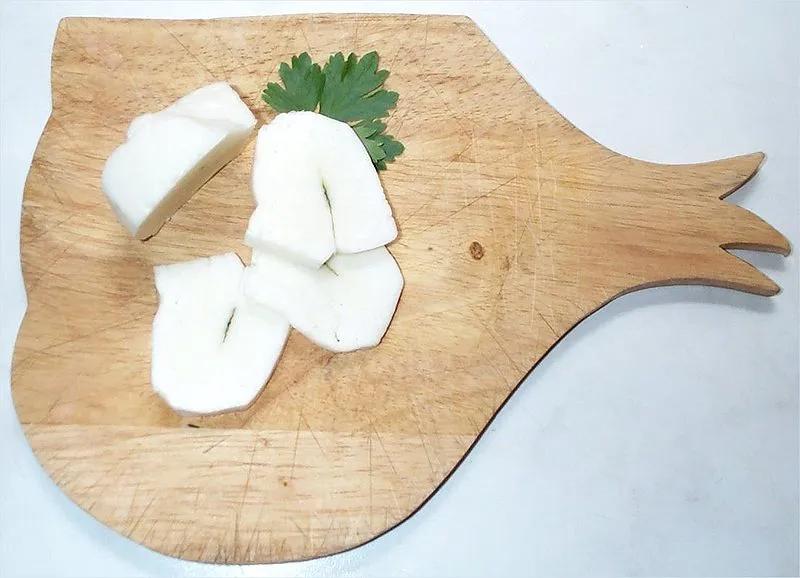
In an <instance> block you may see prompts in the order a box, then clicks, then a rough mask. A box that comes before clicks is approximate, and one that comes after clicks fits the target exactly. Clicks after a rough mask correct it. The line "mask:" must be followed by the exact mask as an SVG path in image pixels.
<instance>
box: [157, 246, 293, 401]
mask: <svg viewBox="0 0 800 578" xmlns="http://www.w3.org/2000/svg"><path fill="white" fill-rule="evenodd" d="M243 273H244V266H243V265H242V262H241V260H240V259H239V257H238V256H237V255H236V254H235V253H227V254H223V255H216V256H213V257H207V258H200V259H194V260H191V261H186V262H181V263H174V264H170V265H160V266H156V267H155V282H156V290H157V292H158V296H159V305H158V309H157V311H156V315H155V317H154V319H153V333H152V365H151V383H152V387H153V390H154V391H155V392H156V393H157V394H158V395H159V396H161V398H162V399H163V400H164V401H165V402H166V403H167V404H168V405H169V406H170V407H171V408H173V409H174V410H175V411H176V412H178V413H181V414H184V415H209V414H217V413H223V412H228V411H236V410H241V409H244V408H246V407H248V406H249V405H250V404H251V403H252V402H253V401H254V400H255V398H256V397H257V396H258V394H259V393H260V392H261V390H262V389H263V387H264V385H265V384H266V383H267V381H268V380H269V379H270V377H271V375H272V373H273V371H274V368H275V366H276V364H277V362H278V360H279V358H280V356H281V354H282V352H283V348H284V345H285V343H286V339H287V337H288V335H289V324H288V322H287V321H286V319H285V318H284V317H283V316H282V315H280V314H278V313H276V312H275V311H273V310H271V309H269V308H267V307H264V306H263V305H260V304H258V303H254V302H251V301H249V300H247V299H245V298H244V297H243V294H242V291H241V289H242V286H241V283H242V279H243Z"/></svg>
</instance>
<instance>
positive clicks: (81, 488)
mask: <svg viewBox="0 0 800 578" xmlns="http://www.w3.org/2000/svg"><path fill="white" fill-rule="evenodd" d="M305 50H307V51H309V52H310V54H311V55H312V57H314V58H315V59H316V60H322V59H324V58H326V57H327V56H328V55H329V54H330V53H332V52H334V51H339V50H341V51H345V52H349V51H355V52H357V53H359V54H363V53H365V52H367V51H370V50H377V51H378V52H379V53H380V54H381V56H382V62H381V64H382V66H383V67H386V68H388V69H389V70H390V71H391V75H390V77H389V80H388V82H387V85H388V87H389V88H391V89H392V90H396V91H398V92H399V93H400V100H399V103H398V107H397V109H396V110H395V111H394V112H393V115H392V116H391V117H390V120H389V126H390V132H391V133H393V134H394V135H395V136H396V137H397V138H399V139H400V140H401V141H403V142H404V143H405V145H406V152H405V153H404V154H403V155H402V156H401V157H400V158H399V160H398V161H397V162H395V163H394V164H392V165H390V167H389V170H387V171H385V172H383V173H382V175H381V178H382V179H383V182H384V185H385V188H386V191H387V195H388V198H389V200H390V203H391V204H392V206H393V209H394V212H395V216H396V219H397V222H398V225H399V228H400V236H399V238H398V240H397V241H396V242H394V243H393V244H392V245H391V247H390V249H391V251H392V253H393V254H394V256H395V257H396V259H397V261H398V262H399V264H400V266H401V268H402V271H403V274H404V276H405V281H406V285H405V290H404V292H403V295H402V299H401V301H400V304H399V307H398V310H397V314H396V316H395V319H394V322H393V324H392V326H391V327H390V329H389V331H388V333H387V334H386V337H385V338H384V340H383V342H382V344H381V345H380V346H379V347H377V348H375V349H374V350H370V351H360V352H356V353H349V354H344V355H332V354H330V353H327V352H325V351H323V350H321V349H320V348H318V347H316V346H314V345H312V344H311V343H310V342H309V341H307V340H306V339H305V338H303V337H302V336H301V335H299V334H298V333H297V332H293V333H292V335H291V337H290V339H289V343H288V345H287V348H286V351H285V353H284V355H283V358H282V360H281V361H280V363H279V365H278V368H277V371H276V372H275V374H274V377H273V378H272V380H271V381H270V382H269V383H268V385H267V387H266V389H265V391H264V392H263V394H262V395H261V396H260V397H259V398H258V400H257V401H256V402H255V404H254V405H253V406H252V407H251V408H250V409H248V410H246V411H242V412H239V413H233V414H228V415H223V416H217V417H212V418H206V419H198V420H193V421H191V423H192V424H193V425H194V426H200V427H188V426H189V423H190V420H186V419H182V418H180V417H179V416H177V415H176V414H174V413H173V412H172V411H170V409H169V408H167V407H166V406H165V405H164V404H163V403H162V402H161V401H160V399H159V398H158V397H157V396H156V395H155V394H153V392H152V391H151V388H150V380H149V370H150V362H149V359H150V350H149V347H150V328H151V322H152V318H153V314H154V312H155V310H156V305H157V302H156V293H155V289H154V286H153V266H154V265H157V264H162V263H170V262H175V261H178V260H183V259H189V258H193V257H198V256H204V255H213V254H218V253H222V252H226V251H231V250H233V251H237V252H238V253H239V254H240V255H241V256H242V257H243V259H244V260H245V262H247V261H248V259H249V250H247V249H246V248H245V247H244V245H243V244H242V236H243V234H244V230H245V227H246V223H247V219H248V217H249V215H250V213H251V211H252V209H253V206H254V203H253V200H252V197H251V192H250V189H249V175H250V168H251V163H252V145H253V143H252V142H251V143H250V145H249V146H248V148H247V149H246V150H245V152H244V154H243V155H242V156H241V157H239V158H238V159H236V160H235V161H234V162H233V163H231V164H230V165H229V166H227V167H226V168H225V169H224V170H222V171H221V172H220V173H219V174H218V175H217V176H216V177H215V178H214V179H212V180H211V181H210V182H209V183H208V184H207V185H206V186H204V187H203V188H202V189H201V190H200V191H199V192H198V193H197V195H196V196H195V197H194V198H193V199H192V200H191V201H190V202H189V203H187V204H186V205H185V206H184V207H183V208H182V209H181V210H180V211H178V213H177V214H176V215H175V217H174V218H173V219H172V220H171V222H169V223H168V224H167V225H166V226H165V227H164V228H163V229H162V230H161V232H160V233H159V234H158V235H156V236H155V237H154V238H152V239H151V240H149V241H147V242H144V243H142V242H139V241H135V240H133V239H131V238H130V236H129V235H128V234H127V232H126V231H125V230H124V229H123V227H122V226H121V225H120V224H119V223H118V222H117V221H116V219H115V218H114V216H113V214H112V212H111V209H110V208H109V206H108V203H107V202H106V200H105V198H104V196H103V194H102V192H101V189H100V175H101V170H102V167H103V163H104V161H105V159H106V157H107V156H108V155H109V153H110V152H111V151H112V150H113V149H114V148H115V147H116V146H117V145H119V143H121V142H122V140H123V138H124V134H125V129H126V127H127V125H128V123H129V122H130V120H131V119H132V118H133V117H134V116H136V115H139V114H141V113H143V112H147V111H155V110H158V109H160V108H162V107H164V106H166V105H167V104H168V103H170V102H172V101H174V100H175V99H176V98H178V97H180V96H181V95H183V94H185V93H186V92H189V91H190V90H192V89H194V88H197V87H199V86H201V85H203V84H206V83H210V82H212V81H217V80H226V81H228V82H230V83H231V84H232V85H233V86H234V87H235V88H236V89H237V90H238V91H239V93H240V94H241V96H242V97H243V99H244V100H245V102H247V104H248V105H249V106H250V107H251V108H252V110H253V111H254V112H255V113H256V114H257V115H258V117H259V120H260V121H263V122H267V121H269V120H270V119H271V118H272V114H271V113H270V112H269V111H268V110H267V109H266V107H265V106H264V105H263V103H262V102H261V101H260V99H259V95H260V91H261V89H262V88H263V86H264V85H265V83H266V82H267V81H268V80H274V79H275V78H276V77H277V69H278V65H279V63H280V62H281V61H283V60H287V59H288V58H289V57H290V56H291V55H293V54H297V53H300V52H302V51H305ZM52 92H53V113H52V116H51V117H50V119H49V121H48V122H47V126H46V128H45V131H44V134H43V135H42V137H41V141H40V142H39V145H38V148H37V150H36V154H35V157H34V160H33V164H32V166H31V169H30V173H29V176H28V179H27V182H26V185H25V193H24V201H23V213H22V228H21V230H22V233H21V235H22V238H21V253H22V267H23V274H24V279H25V284H26V289H27V295H28V309H27V313H26V315H25V319H24V322H23V325H22V329H21V332H20V335H19V338H18V341H17V346H16V350H15V355H14V361H13V372H12V373H13V375H12V389H13V397H14V401H15V404H16V408H17V411H18V414H19V417H20V420H21V422H22V424H23V426H24V428H25V432H26V434H27V436H28V439H29V441H30V443H31V446H32V447H33V450H34V452H35V453H36V456H37V457H38V459H39V460H40V462H41V463H42V465H43V466H44V468H45V470H46V471H47V472H48V473H49V474H50V475H51V476H52V478H53V479H54V480H55V482H56V483H57V484H58V485H59V486H60V487H61V488H62V489H63V490H64V492H66V494H67V495H69V496H70V498H72V499H73V500H74V501H75V502H76V503H77V504H79V505H80V506H81V507H82V508H83V509H85V510H86V511H87V512H89V513H90V514H91V515H92V516H94V517H96V518H97V519H98V520H100V521H102V522H103V523H105V524H107V525H108V526H110V527H111V528H113V529H115V530H117V531H118V532H120V533H122V534H124V535H125V536H129V537H130V538H131V539H133V540H135V541H137V542H140V543H142V544H144V545H146V546H147V547H149V548H152V549H154V550H157V551H159V552H163V553H165V554H168V555H172V556H178V557H181V558H185V559H190V560H202V561H213V562H225V563H251V562H277V561H284V560H298V559H305V558H310V557H316V556H321V555H325V554H329V553H333V552H337V551H341V550H344V549H347V548H351V547H354V546H357V545H359V544H362V543H364V542H366V541H368V540H370V539H372V538H373V537H375V536H377V535H380V534H381V533H383V532H385V531H387V530H389V529H390V528H392V527H393V526H395V525H396V524H398V523H400V522H401V521H402V520H404V519H405V518H407V517H408V516H409V515H410V514H411V513H413V512H414V511H415V510H416V509H417V508H418V507H419V506H420V505H421V504H422V503H423V502H424V501H425V500H426V499H427V498H428V497H429V496H430V495H431V494H432V493H433V492H434V491H435V490H436V488H437V487H438V486H439V485H440V484H441V483H442V482H443V480H444V479H445V478H446V477H447V475H448V474H449V473H450V472H451V471H452V470H453V468H454V467H455V466H456V465H457V464H458V463H459V461H460V460H461V459H462V457H463V456H464V455H465V453H466V452H467V451H468V450H469V448H470V447H471V446H472V444H473V443H474V442H475V441H476V439H477V438H478V436H479V435H480V433H481V432H482V431H483V429H484V428H485V426H486V425H487V423H488V422H489V421H490V420H491V419H492V417H493V416H494V414H495V413H496V412H497V410H498V408H499V407H500V406H501V405H502V404H503V403H504V401H505V400H506V399H507V398H508V396H509V395H510V394H511V393H512V392H513V391H514V389H515V387H516V386H517V385H518V384H519V383H520V381H521V380H522V379H523V377H524V376H525V375H526V374H527V373H528V371H529V370H530V369H531V368H532V367H533V366H534V365H535V364H536V363H537V362H538V361H539V360H540V359H541V358H542V357H543V356H544V355H545V353H546V352H547V351H548V349H549V348H551V347H552V346H553V345H554V344H555V343H556V342H557V341H558V340H559V339H560V338H561V337H562V336H563V335H564V334H565V333H566V332H567V331H569V329H570V328H572V327H573V326H574V325H575V324H576V323H578V322H579V321H580V320H581V319H582V318H584V317H585V316H586V315H588V314H590V313H591V312H592V311H594V310H596V309H597V308H598V307H600V306H602V305H603V304H605V303H607V302H608V301H610V300H611V299H613V298H614V297H616V296H618V295H620V294H623V293H625V292H628V291H632V290H635V289H639V288H644V287H651V286H656V285H667V284H675V283H702V284H709V285H716V286H723V287H731V288H735V289H740V290H743V291H750V292H753V293H758V294H762V295H772V294H774V293H775V292H776V291H777V287H776V286H775V284H774V283H773V282H772V281H770V280H769V279H767V278H766V277H764V276H763V275H762V274H761V273H760V272H759V271H757V270H756V269H754V268H753V267H751V266H750V265H748V264H747V263H745V262H743V261H741V260H740V259H738V258H737V257H735V256H732V255H731V254H729V253H728V252H726V251H725V250H724V249H725V248H755V249H762V250H767V251H775V252H778V253H783V254H786V253H788V251H789V246H788V242H787V240H786V239H785V238H784V237H783V236H782V235H781V234H779V233H778V232H777V231H775V230H774V229H773V228H772V227H770V226H769V225H767V224H766V223H765V222H763V221H762V220H761V219H760V218H758V217H757V216H755V215H753V214H752V213H750V212H748V211H746V210H744V209H742V208H740V207H737V206H734V205H731V204H729V203H725V202H723V201H722V200H721V199H722V198H723V197H724V196H725V195H727V194H729V193H730V192H732V191H733V190H735V189H736V188H738V187H739V186H740V185H742V184H743V183H744V182H745V181H747V179H748V178H750V177H751V176H752V175H753V173H754V172H755V171H756V170H757V169H758V167H759V165H760V163H761V161H762V159H763V155H762V154H760V153H755V154H752V155H748V156H743V157H737V158H732V159H727V160H721V161H718V162H713V163H707V164H698V165H683V166H665V165H656V164H651V163H646V162H641V161H637V160H633V159H630V158H627V157H625V156H621V155H619V154H617V153H615V152H613V151H610V150H608V149H605V148H603V147H602V146H600V145H598V144H597V143H595V142H594V141H593V140H591V139H590V138H589V137H588V136H586V135H584V134H583V133H581V132H580V131H579V130H577V129H576V128H575V127H573V126H572V125H571V124H570V123H569V122H568V121H567V120H566V119H564V118H563V117H562V116H560V115H559V114H558V113H557V112H556V111H555V110H554V109H553V108H551V107H550V106H549V105H548V104H547V103H546V102H545V101H544V100H542V98H541V97H539V96H538V95H537V94H536V92H535V91H534V90H533V89H532V88H531V87H530V86H529V85H528V84H527V83H526V82H525V80H524V79H523V78H522V77H521V76H520V75H519V74H518V73H517V72H516V71H515V69H514V68H513V67H512V66H511V65H510V64H509V63H508V62H507V61H506V60H505V58H504V57H503V55H502V54H500V53H499V51H498V49H497V48H496V47H495V46H494V45H493V44H492V43H491V42H490V41H489V40H488V39H487V38H486V37H485V36H484V35H483V34H482V33H481V32H480V31H479V29H478V28H477V27H476V26H475V24H474V23H473V22H472V21H471V20H469V19H467V18H461V17H450V16H448V17H427V16H375V15H338V16H333V15H324V16H292V17H270V18H249V19H224V20H209V21H156V20H101V19H67V20H64V21H62V22H61V24H60V25H59V28H58V34H57V37H56V40H55V46H54V51H53V61H52ZM220 385H221V386H224V384H220Z"/></svg>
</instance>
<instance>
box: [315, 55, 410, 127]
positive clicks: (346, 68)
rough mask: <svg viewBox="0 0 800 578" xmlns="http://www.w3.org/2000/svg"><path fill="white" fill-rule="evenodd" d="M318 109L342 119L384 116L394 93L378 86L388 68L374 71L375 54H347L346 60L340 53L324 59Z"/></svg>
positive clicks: (387, 112)
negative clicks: (323, 83)
mask: <svg viewBox="0 0 800 578" xmlns="http://www.w3.org/2000/svg"><path fill="white" fill-rule="evenodd" d="M322 73H323V74H324V75H325V85H324V87H323V89H322V97H321V98H320V107H319V111H320V112H321V113H322V114H324V115H325V116H329V117H331V118H335V119H336V120H340V121H342V122H350V121H357V120H362V119H375V118H381V117H384V116H387V115H388V114H389V109H390V108H394V106H395V105H396V104H397V93H396V92H389V91H388V90H385V89H383V88H379V87H380V86H381V85H382V84H383V82H384V81H385V80H386V77H387V76H389V71H388V70H378V53H377V52H370V53H368V54H365V55H364V56H362V57H361V60H359V59H358V57H357V56H356V55H355V54H353V53H350V56H348V57H347V60H345V59H344V56H343V55H342V53H341V52H338V53H336V54H334V55H333V56H331V57H330V58H329V59H328V62H327V63H326V64H325V68H323V69H322Z"/></svg>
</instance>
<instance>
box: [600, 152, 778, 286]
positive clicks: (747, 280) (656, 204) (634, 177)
mask: <svg viewBox="0 0 800 578" xmlns="http://www.w3.org/2000/svg"><path fill="white" fill-rule="evenodd" d="M606 154H608V152H606ZM764 159H765V155H764V153H762V152H756V153H751V154H747V155H741V156H736V157H731V158H726V159H722V160H717V161H711V162H705V163H697V164H684V165H667V164H657V163H650V162H647V161H640V160H636V159H632V158H630V157H626V156H624V155H619V154H616V153H613V154H612V155H611V156H610V158H609V157H606V158H605V159H604V161H605V162H604V164H605V166H606V168H610V169H611V170H610V171H608V173H607V174H611V175H612V177H611V180H612V181H613V182H611V183H607V185H609V186H608V187H607V188H606V191H607V192H608V191H611V192H610V193H609V194H608V195H607V196H606V197H605V198H603V199H600V200H599V201H598V203H597V204H596V205H595V207H594V209H593V210H595V211H597V213H603V212H604V213H605V214H606V215H608V218H606V219H603V222H602V225H601V226H602V231H601V234H602V237H600V236H598V238H599V239H604V238H609V239H615V238H616V239H624V240H625V241H624V242H621V244H623V245H626V247H627V254H626V259H625V260H626V261H627V262H626V263H624V265H622V267H625V268H626V269H627V275H626V276H625V277H624V278H622V279H620V276H619V271H618V270H617V271H613V272H612V268H620V267H621V265H620V264H619V263H611V264H608V265H607V266H606V269H607V271H606V273H609V274H610V275H611V276H612V277H613V276H616V278H617V279H618V280H620V283H619V285H617V286H616V288H615V289H616V290H617V291H618V294H624V293H628V292H631V291H634V290H637V289H643V288H648V287H656V286H664V285H686V284H690V285H709V286H716V287H725V288H729V289H736V290H740V291H744V292H748V293H754V294H757V295H764V296H772V295H776V294H777V293H779V292H780V288H779V286H778V285H777V284H776V283H775V282H774V281H773V280H772V279H770V278H769V277H767V276H766V275H765V274H764V273H762V272H761V271H759V270H758V269H757V268H756V267H754V266H753V265H751V264H750V263H748V262H746V261H744V260H743V259H741V258H739V257H737V256H736V255H734V254H732V253H730V252H729V251H728V249H750V250H756V251H766V252H771V253H778V254H780V255H783V256H786V255H788V254H789V253H790V251H791V246H790V244H789V241H788V239H787V238H786V237H785V236H784V235H782V234H781V233H780V232H779V231H778V230H776V229H775V228H774V227H773V226H772V225H770V224H769V223H767V222H766V221H765V220H764V219H762V218H761V217H759V216H757V215H756V214H754V213H753V212H751V211H749V210H747V209H745V208H743V207H740V206H738V205H735V204H733V203H730V202H726V201H725V200H724V199H725V198H726V197H728V196H729V195H730V194H731V193H733V192H734V191H736V190H737V189H739V188H741V187H742V186H743V185H744V184H745V183H747V182H748V181H749V180H750V179H751V178H752V177H753V176H754V175H755V174H756V172H757V171H758V170H759V168H760V166H761V164H762V162H763V161H764ZM609 165H610V166H609ZM603 202H605V203H606V204H607V205H614V206H613V210H608V207H607V206H606V207H603V208H604V209H605V211H603V209H601V207H600V206H599V205H600V204H601V203H603ZM601 242H602V241H601Z"/></svg>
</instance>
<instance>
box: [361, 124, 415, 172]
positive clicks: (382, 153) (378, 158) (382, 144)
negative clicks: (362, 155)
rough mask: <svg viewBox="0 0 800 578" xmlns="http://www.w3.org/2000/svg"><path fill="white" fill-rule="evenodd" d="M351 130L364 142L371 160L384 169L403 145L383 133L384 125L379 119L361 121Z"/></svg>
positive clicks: (401, 150) (400, 150)
mask: <svg viewBox="0 0 800 578" xmlns="http://www.w3.org/2000/svg"><path fill="white" fill-rule="evenodd" d="M353 130H354V131H355V132H356V134H357V135H358V138H360V139H361V142H362V143H364V146H365V147H366V149H367V151H368V152H369V156H370V157H371V158H372V162H373V163H374V164H375V166H376V167H377V168H378V169H380V170H384V169H386V163H387V162H392V161H394V159H395V157H396V156H397V155H399V154H401V153H402V152H403V151H404V150H405V147H404V146H403V144H402V143H401V142H400V141H398V140H396V139H395V138H394V137H393V136H391V135H388V134H385V133H384V132H383V131H384V130H386V125H385V124H384V123H382V122H381V121H379V120H371V121H361V122H360V123H358V124H357V125H355V126H354V127H353Z"/></svg>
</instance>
